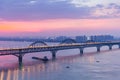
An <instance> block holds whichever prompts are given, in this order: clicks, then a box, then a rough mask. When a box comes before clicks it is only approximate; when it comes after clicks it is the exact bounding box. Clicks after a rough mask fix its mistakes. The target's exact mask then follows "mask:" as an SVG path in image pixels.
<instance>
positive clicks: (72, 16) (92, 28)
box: [0, 0, 120, 36]
mask: <svg viewBox="0 0 120 80" xmlns="http://www.w3.org/2000/svg"><path fill="white" fill-rule="evenodd" d="M119 31H120V0H0V32H1V34H0V36H20V35H21V36H58V35H67V36H76V35H103V34H111V35H115V36H120V35H119Z"/></svg>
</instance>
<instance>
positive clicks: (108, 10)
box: [91, 3, 120, 18]
mask: <svg viewBox="0 0 120 80" xmlns="http://www.w3.org/2000/svg"><path fill="white" fill-rule="evenodd" d="M91 16H92V17H96V18H119V17H120V6H119V5H117V4H114V3H111V4H109V5H107V6H103V5H97V6H96V7H94V8H93V12H92V13H91Z"/></svg>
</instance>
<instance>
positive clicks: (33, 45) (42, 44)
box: [29, 41, 47, 47]
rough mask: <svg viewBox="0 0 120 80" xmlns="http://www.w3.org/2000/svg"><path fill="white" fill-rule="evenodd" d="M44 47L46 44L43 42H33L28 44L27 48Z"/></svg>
mask: <svg viewBox="0 0 120 80" xmlns="http://www.w3.org/2000/svg"><path fill="white" fill-rule="evenodd" d="M44 45H46V46H47V44H46V43H45V42H43V41H35V42H33V43H32V44H30V45H29V47H35V46H44Z"/></svg>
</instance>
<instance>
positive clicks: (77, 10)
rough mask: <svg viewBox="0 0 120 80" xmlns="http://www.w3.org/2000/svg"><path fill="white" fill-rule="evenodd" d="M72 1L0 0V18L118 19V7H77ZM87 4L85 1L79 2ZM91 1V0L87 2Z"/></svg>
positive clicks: (110, 5)
mask: <svg viewBox="0 0 120 80" xmlns="http://www.w3.org/2000/svg"><path fill="white" fill-rule="evenodd" d="M72 1H73V0H0V18H1V19H3V20H43V19H57V18H72V19H73V18H74V19H75V18H96V17H97V18H100V17H111V16H112V17H119V16H120V15H119V14H118V13H119V11H120V6H119V5H117V4H109V5H108V6H107V7H106V6H104V5H96V6H94V7H93V6H79V7H76V5H75V4H73V3H71V2H72ZM81 1H82V2H85V3H88V2H87V0H81ZM89 1H91V0H89Z"/></svg>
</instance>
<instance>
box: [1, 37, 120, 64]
mask: <svg viewBox="0 0 120 80" xmlns="http://www.w3.org/2000/svg"><path fill="white" fill-rule="evenodd" d="M113 45H118V47H119V48H120V41H112V42H89V43H76V41H74V40H72V39H68V40H64V41H63V42H61V43H60V44H58V45H47V44H46V43H45V42H42V41H36V42H34V43H32V44H30V46H28V47H25V48H7V49H0V56H4V55H14V56H16V57H18V61H19V64H21V63H22V58H23V56H24V55H25V54H28V53H35V52H45V51H50V52H51V54H52V58H56V53H57V51H59V50H66V49H76V48H78V49H79V50H80V55H83V53H84V48H87V47H96V49H97V52H100V48H101V47H102V46H108V47H109V50H112V46H113Z"/></svg>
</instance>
